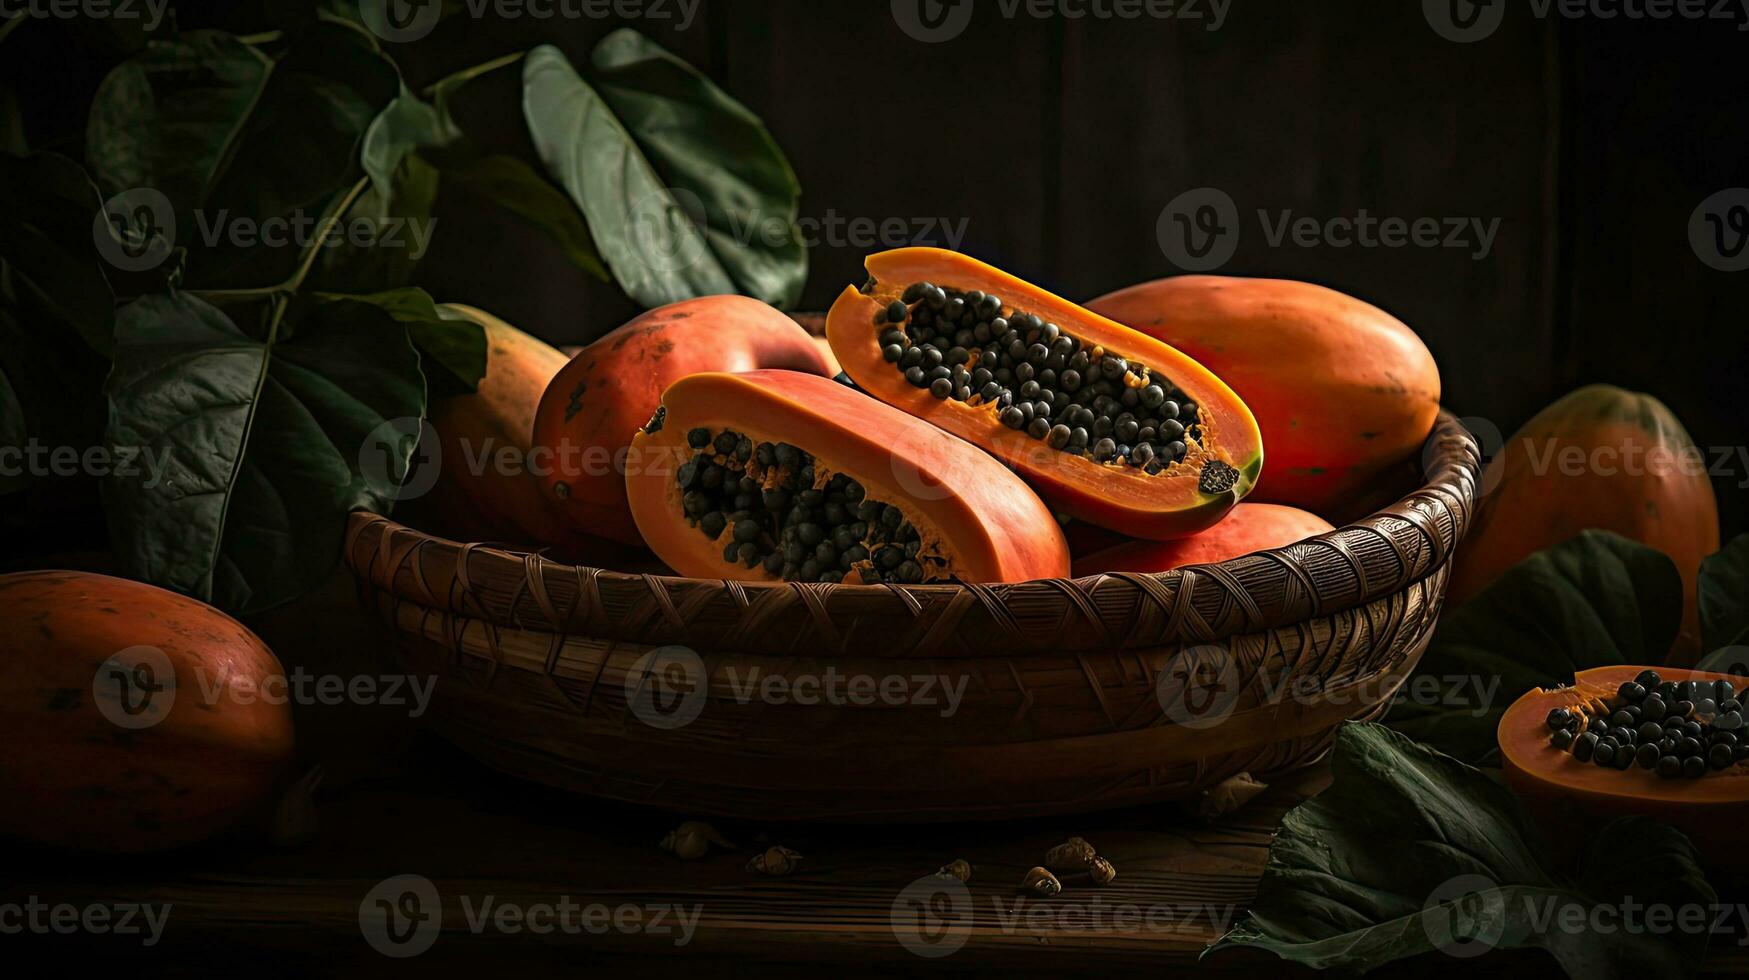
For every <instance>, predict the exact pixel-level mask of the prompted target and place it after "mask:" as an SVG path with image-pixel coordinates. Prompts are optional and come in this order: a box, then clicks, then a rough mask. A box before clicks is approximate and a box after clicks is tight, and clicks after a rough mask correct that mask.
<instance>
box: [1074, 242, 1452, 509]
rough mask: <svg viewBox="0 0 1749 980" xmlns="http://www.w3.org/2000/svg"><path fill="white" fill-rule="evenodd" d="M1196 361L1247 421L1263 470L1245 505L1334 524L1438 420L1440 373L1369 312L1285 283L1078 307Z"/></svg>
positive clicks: (1193, 289) (1195, 285)
mask: <svg viewBox="0 0 1749 980" xmlns="http://www.w3.org/2000/svg"><path fill="white" fill-rule="evenodd" d="M1087 306H1088V308H1089V309H1091V310H1093V311H1094V312H1096V313H1100V314H1103V315H1105V316H1108V317H1111V318H1112V319H1113V320H1116V321H1118V322H1119V323H1123V324H1128V325H1129V326H1130V327H1132V328H1134V329H1136V330H1140V331H1141V332H1143V333H1145V334H1147V335H1148V336H1150V337H1155V338H1158V339H1159V340H1162V341H1164V342H1166V343H1168V344H1171V345H1172V346H1174V347H1176V348H1178V349H1179V350H1181V351H1183V352H1184V353H1185V354H1187V355H1189V356H1191V357H1194V358H1196V360H1197V361H1198V362H1200V363H1201V364H1202V365H1203V366H1204V367H1206V368H1208V369H1209V370H1210V371H1213V372H1214V373H1215V374H1217V375H1219V376H1220V377H1221V380H1223V381H1225V382H1226V383H1227V384H1229V385H1232V386H1233V390H1235V391H1237V392H1238V393H1239V397H1241V398H1243V399H1245V404H1247V405H1249V406H1251V410H1252V411H1253V412H1255V413H1256V415H1257V424H1258V425H1259V426H1260V427H1261V428H1262V431H1263V443H1264V445H1266V446H1268V447H1269V469H1268V470H1267V471H1266V472H1265V473H1264V475H1263V478H1262V479H1261V480H1259V481H1258V484H1257V489H1256V490H1255V491H1254V492H1253V493H1252V497H1251V499H1253V500H1256V501H1259V502H1263V503H1277V504H1288V505H1290V506H1293V507H1301V508H1305V509H1306V510H1312V511H1317V512H1318V513H1321V514H1326V515H1328V514H1333V513H1339V512H1343V511H1344V510H1345V507H1344V505H1345V503H1346V502H1347V501H1348V500H1349V499H1350V498H1351V497H1353V496H1355V495H1356V494H1360V493H1364V492H1365V491H1366V489H1367V488H1368V487H1369V486H1371V485H1372V484H1373V483H1374V482H1376V481H1377V480H1378V479H1379V478H1380V476H1381V474H1383V473H1384V472H1385V471H1387V470H1389V469H1390V468H1391V467H1392V466H1393V465H1395V464H1397V463H1400V462H1402V461H1403V460H1405V459H1409V458H1411V457H1413V456H1414V455H1415V454H1416V453H1418V452H1419V451H1420V449H1421V446H1422V444H1423V443H1424V442H1426V440H1427V436H1428V434H1429V433H1431V432H1432V431H1433V424H1434V421H1435V420H1436V419H1437V418H1438V416H1439V392H1440V386H1439V367H1438V365H1436V364H1435V363H1434V361H1433V355H1432V354H1431V353H1429V352H1428V350H1427V345H1425V344H1423V343H1422V342H1421V339H1420V338H1419V337H1417V336H1415V333H1414V331H1412V330H1410V329H1409V328H1408V327H1407V326H1404V325H1403V323H1402V322H1401V321H1400V320H1398V319H1397V318H1396V317H1393V316H1391V315H1390V314H1389V313H1386V312H1385V311H1383V310H1381V309H1379V308H1378V307H1376V306H1373V305H1371V304H1370V303H1365V302H1362V301H1360V300H1358V299H1355V298H1354V297H1352V296H1346V295H1344V294H1342V293H1339V292H1337V291H1335V290H1333V289H1326V288H1325V287H1323V286H1316V285H1313V284H1311V283H1307V282H1294V281H1291V280H1285V279H1241V278H1234V277H1229V276H1177V277H1174V278H1171V279H1160V280H1157V281H1154V282H1147V283H1142V284H1141V285H1137V286H1131V287H1129V288H1127V289H1121V290H1119V291H1117V292H1115V293H1111V294H1110V295H1107V296H1102V297H1100V298H1099V299H1096V300H1094V301H1093V302H1091V303H1089V304H1087Z"/></svg>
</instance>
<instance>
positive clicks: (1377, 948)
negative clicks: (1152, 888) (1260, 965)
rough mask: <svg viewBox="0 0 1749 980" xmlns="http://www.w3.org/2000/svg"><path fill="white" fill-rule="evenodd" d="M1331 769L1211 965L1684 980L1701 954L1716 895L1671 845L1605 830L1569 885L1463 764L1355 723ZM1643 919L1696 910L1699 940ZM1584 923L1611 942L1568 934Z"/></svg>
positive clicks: (1512, 806) (1685, 854)
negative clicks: (1448, 965) (1525, 959)
mask: <svg viewBox="0 0 1749 980" xmlns="http://www.w3.org/2000/svg"><path fill="white" fill-rule="evenodd" d="M1331 768H1332V772H1333V776H1334V782H1333V784H1332V785H1331V787H1330V788H1329V789H1328V790H1326V791H1325V792H1324V793H1323V794H1322V795H1320V796H1318V797H1317V798H1315V799H1313V800H1311V801H1309V802H1307V803H1303V804H1301V805H1300V806H1298V807H1296V808H1295V809H1293V810H1292V811H1290V812H1289V813H1288V815H1287V817H1286V818H1285V819H1284V820H1283V821H1282V827H1281V831H1280V832H1279V833H1278V834H1277V835H1276V838H1275V841H1274V843H1273V844H1271V845H1270V848H1269V864H1268V866H1267V867H1266V868H1265V870H1264V873H1263V880H1262V881H1261V882H1260V883H1259V886H1258V891H1257V898H1256V900H1255V901H1254V902H1253V903H1252V905H1251V909H1250V911H1249V913H1248V914H1247V916H1246V917H1245V918H1244V919H1242V920H1241V921H1240V922H1239V923H1237V924H1236V925H1235V926H1234V927H1233V929H1232V930H1231V931H1230V932H1228V934H1227V935H1226V936H1224V937H1222V938H1221V939H1220V941H1218V942H1216V943H1215V944H1214V945H1213V946H1211V947H1209V952H1210V953H1216V952H1217V951H1219V950H1222V949H1226V948H1229V947H1234V946H1250V947H1256V948H1259V949H1265V950H1268V951H1270V952H1272V953H1275V954H1276V955H1277V956H1280V957H1282V958H1284V959H1288V960H1292V961H1294V962H1296V963H1301V964H1304V965H1307V966H1311V967H1314V968H1317V969H1338V970H1343V971H1352V972H1364V971H1367V970H1370V969H1374V968H1376V967H1378V966H1381V965H1383V964H1385V963H1389V962H1392V961H1395V960H1400V959H1404V958H1407V957H1411V956H1416V955H1420V954H1425V953H1432V952H1435V951H1441V952H1446V953H1450V954H1452V955H1454V956H1459V957H1469V956H1475V955H1480V954H1485V953H1488V952H1490V951H1491V950H1502V949H1516V948H1524V947H1541V948H1543V949H1545V950H1547V951H1548V952H1549V953H1550V954H1551V955H1553V956H1554V958H1555V959H1556V960H1557V961H1558V962H1559V963H1560V965H1561V966H1562V967H1563V968H1564V969H1565V971H1566V973H1567V975H1568V976H1573V977H1586V978H1593V980H1609V978H1613V977H1622V978H1638V977H1647V976H1656V977H1674V976H1680V975H1683V974H1685V973H1689V972H1692V971H1693V970H1694V969H1695V967H1696V966H1698V964H1699V963H1700V961H1701V959H1702V958H1703V956H1704V955H1705V952H1706V945H1707V931H1706V929H1707V928H1710V927H1711V925H1712V918H1711V912H1712V910H1713V903H1714V902H1715V901H1716V899H1717V896H1716V894H1715V893H1714V891H1713V889H1712V888H1711V887H1710V886H1709V885H1708V884H1707V882H1706V879H1705V875H1704V874H1703V873H1702V872H1701V869H1700V864H1699V862H1698V860H1697V857H1696V854H1695V851H1694V848H1693V846H1692V845H1691V844H1689V842H1688V840H1687V839H1686V838H1684V837H1683V836H1682V835H1681V834H1680V833H1678V832H1677V831H1675V830H1672V829H1670V828H1669V827H1667V826H1665V825H1663V824H1659V823H1655V822H1653V821H1650V820H1644V819H1641V818H1629V819H1625V820H1618V821H1615V822H1613V823H1610V824H1608V825H1606V826H1604V827H1603V828H1602V829H1601V830H1600V831H1599V833H1598V837H1597V839H1596V841H1595V842H1594V843H1593V845H1592V846H1591V848H1590V850H1589V851H1588V853H1587V855H1586V857H1585V858H1584V860H1583V862H1582V864H1581V867H1580V869H1579V874H1578V876H1577V878H1576V879H1569V878H1567V877H1565V876H1564V875H1562V874H1560V873H1559V872H1558V871H1556V870H1555V869H1554V868H1553V867H1551V865H1550V864H1549V862H1548V861H1547V859H1546V858H1545V857H1544V854H1545V850H1544V848H1543V847H1542V846H1541V845H1540V844H1539V843H1538V842H1537V839H1536V836H1535V833H1534V831H1533V830H1532V829H1531V827H1530V825H1529V823H1528V822H1527V820H1526V818H1525V817H1524V816H1523V814H1522V812H1521V811H1520V810H1519V808H1518V805H1517V801H1516V800H1515V799H1514V798H1513V797H1512V794H1511V793H1510V792H1509V791H1507V790H1506V789H1505V788H1503V787H1501V786H1500V785H1498V784H1497V783H1495V782H1494V781H1493V780H1491V779H1489V778H1488V777H1487V776H1486V775H1484V774H1483V773H1482V772H1480V771H1478V770H1476V769H1472V768H1470V767H1469V766H1466V765H1464V764H1463V763H1461V762H1459V761H1457V760H1456V759H1453V758H1451V757H1449V756H1446V755H1442V754H1440V753H1439V752H1436V751H1434V750H1432V749H1429V748H1427V747H1426V746H1423V745H1419V744H1417V743H1415V742H1413V741H1411V740H1409V739H1407V738H1404V737H1403V736H1401V735H1398V734H1396V733H1395V732H1392V731H1390V730H1388V729H1386V728H1384V727H1382V726H1379V725H1370V724H1350V725H1345V726H1344V727H1343V728H1342V730H1341V732H1340V733H1339V734H1338V735H1337V740H1336V750H1335V753H1334V756H1333V758H1332V766H1331ZM1648 906H1660V907H1662V908H1663V909H1665V910H1666V911H1669V910H1677V909H1684V908H1690V907H1693V908H1696V909H1698V910H1700V912H1701V913H1702V915H1704V916H1706V917H1707V918H1706V928H1703V929H1702V930H1699V931H1690V932H1682V931H1676V932H1673V933H1661V932H1658V931H1657V930H1656V929H1648V928H1647V920H1646V919H1645V918H1644V916H1645V914H1646V909H1647V907H1648ZM1600 908H1601V909H1602V910H1603V911H1602V912H1601V913H1595V912H1594V910H1597V909H1600ZM1636 909H1637V911H1635V910H1636ZM1636 916H1637V917H1639V918H1638V919H1636ZM1575 919H1577V920H1578V921H1581V922H1582V923H1591V922H1601V923H1604V927H1603V928H1601V929H1595V930H1594V929H1590V928H1583V927H1582V928H1579V929H1573V928H1571V925H1570V923H1571V922H1572V921H1574V920H1575ZM1662 921H1665V922H1668V921H1669V920H1662ZM1484 968H1485V964H1484V965H1483V966H1482V967H1478V970H1480V969H1484Z"/></svg>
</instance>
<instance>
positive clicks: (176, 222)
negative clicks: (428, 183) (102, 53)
mask: <svg viewBox="0 0 1749 980" xmlns="http://www.w3.org/2000/svg"><path fill="white" fill-rule="evenodd" d="M399 87H400V79H399V76H398V74H397V72H396V70H395V66H394V65H393V64H392V63H390V62H389V60H388V59H387V58H385V57H384V56H383V54H382V52H381V51H380V50H378V49H377V47H376V44H375V42H374V40H373V39H372V38H371V36H370V35H369V34H368V33H366V32H365V31H364V30H363V29H361V28H359V27H356V26H354V25H350V24H347V23H343V22H340V21H335V20H320V21H317V22H316V23H314V24H311V25H310V26H309V27H308V28H307V29H306V30H304V31H301V32H299V33H298V34H297V35H296V36H295V37H293V39H292V40H291V43H290V44H289V45H288V47H287V49H286V51H285V53H284V54H283V55H282V56H280V57H279V58H278V59H277V60H272V59H269V58H268V57H267V56H266V55H264V54H263V53H262V52H261V51H259V50H258V49H256V48H254V47H251V46H250V45H248V44H245V43H243V42H242V41H241V40H239V39H238V38H236V37H234V36H232V35H229V34H224V33H220V32H216V31H192V32H188V33H185V34H182V35H179V36H178V37H177V38H175V39H174V40H168V39H154V40H153V41H151V42H150V43H149V44H148V45H147V47H146V49H145V50H144V51H143V52H141V53H140V54H139V55H137V56H135V57H134V58H131V59H129V60H128V61H127V62H125V63H123V64H122V65H121V66H120V67H118V68H116V69H115V70H114V71H113V72H111V73H110V75H109V77H108V78H106V79H105V80H104V82H103V84H102V86H100V88H99V89H98V93H97V97H96V99H95V100H94V102H93V104H92V108H91V118H90V122H89V124H88V125H87V140H86V154H87V160H88V165H89V166H90V168H91V171H92V174H93V176H94V177H95V178H96V179H97V182H98V185H99V187H100V188H102V189H103V191H104V193H105V194H106V195H116V194H120V193H123V192H134V193H144V192H146V191H152V192H156V193H157V194H160V195H162V200H163V210H166V211H168V212H169V214H168V216H167V217H168V221H167V224H169V225H170V226H171V227H173V228H174V230H175V231H174V234H175V242H176V244H178V245H182V246H185V247H187V249H188V252H189V258H188V274H187V283H186V284H187V285H191V286H195V287H200V288H263V287H267V286H273V285H276V284H278V283H280V282H283V281H285V280H287V279H289V278H290V277H291V276H292V275H293V274H294V272H295V271H296V270H298V269H300V268H303V267H304V262H303V257H304V254H305V252H306V251H307V250H308V249H310V248H314V247H323V246H324V245H326V244H327V240H326V239H323V240H318V238H319V237H320V236H319V235H318V232H319V231H320V229H322V228H324V227H326V225H325V224H324V222H323V221H322V219H323V218H324V217H325V216H326V215H328V214H329V212H330V211H331V210H332V209H334V208H335V207H337V206H338V205H339V202H340V201H342V200H343V199H345V198H346V197H347V195H349V194H350V192H351V189H352V188H353V186H354V185H355V184H356V183H357V182H358V180H359V178H360V176H361V170H360V166H359V162H358V158H357V156H358V154H357V150H358V146H359V142H360V140H362V139H363V137H364V134H365V132H366V130H367V129H368V127H369V126H370V124H371V122H372V121H373V120H374V119H375V118H376V117H377V115H378V113H380V112H381V110H382V109H383V108H384V107H385V106H387V105H388V104H389V102H390V101H391V100H393V99H394V97H395V93H396V92H397V91H398V90H399Z"/></svg>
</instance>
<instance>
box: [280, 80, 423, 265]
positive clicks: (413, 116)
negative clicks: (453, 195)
mask: <svg viewBox="0 0 1749 980" xmlns="http://www.w3.org/2000/svg"><path fill="white" fill-rule="evenodd" d="M429 111H430V107H429V106H426V105H425V104H424V103H423V102H420V101H419V99H418V97H417V96H414V95H413V94H412V93H410V92H407V91H406V90H405V89H403V90H402V92H401V94H400V95H399V96H398V97H396V99H395V100H394V101H393V102H390V103H389V105H388V106H387V107H386V108H385V109H383V111H382V112H380V113H378V114H377V117H376V119H374V120H372V122H371V124H370V127H369V128H368V129H367V130H366V131H365V134H364V144H363V149H362V151H361V153H360V164H361V166H362V167H363V169H364V172H365V174H366V175H367V176H368V177H369V178H370V183H369V186H368V187H367V188H366V189H365V190H364V191H363V193H361V194H360V195H359V197H358V198H357V200H355V201H354V202H353V203H352V205H351V207H350V208H349V209H348V210H347V212H346V214H344V215H342V216H341V222H340V226H339V227H340V229H341V234H340V235H339V236H338V245H336V246H334V247H329V248H324V249H323V250H322V253H321V255H320V257H319V258H318V259H317V262H316V265H315V268H314V269H313V270H312V272H311V274H310V278H309V280H308V281H307V285H308V286H309V287H310V288H312V289H314V290H317V291H324V292H336V293H365V292H375V291H379V290H383V289H388V288H394V287H397V286H402V285H406V284H407V283H409V282H411V281H412V279H413V275H414V272H415V270H416V269H417V268H418V266H419V263H420V261H421V260H423V259H424V258H425V254H426V253H427V251H429V249H430V247H431V240H432V237H433V235H434V234H435V232H436V230H437V220H436V218H435V217H433V215H432V211H433V209H434V208H435V207H436V204H437V192H438V182H439V181H438V172H437V170H436V169H435V168H434V167H432V166H431V165H430V164H429V163H427V162H426V161H425V160H423V159H421V158H420V157H418V156H416V155H415V154H414V152H413V151H414V150H415V149H416V148H417V146H418V144H417V142H415V141H414V139H413V136H414V134H415V132H416V131H417V130H418V129H419V128H420V127H421V126H422V119H423V118H424V115H425V114H426V113H428V112H429ZM355 232H356V234H355Z"/></svg>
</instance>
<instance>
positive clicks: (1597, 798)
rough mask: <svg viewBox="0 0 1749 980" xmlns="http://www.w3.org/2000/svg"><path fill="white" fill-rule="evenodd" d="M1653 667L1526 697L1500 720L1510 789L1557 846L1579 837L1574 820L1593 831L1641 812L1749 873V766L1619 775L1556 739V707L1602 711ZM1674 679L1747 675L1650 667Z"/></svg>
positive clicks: (1578, 679)
mask: <svg viewBox="0 0 1749 980" xmlns="http://www.w3.org/2000/svg"><path fill="white" fill-rule="evenodd" d="M1646 669H1648V668H1646V667H1631V666H1616V667H1596V668H1593V669H1591V670H1583V671H1580V672H1578V673H1577V674H1575V675H1574V678H1573V679H1574V684H1573V686H1572V687H1567V688H1555V689H1553V690H1548V689H1541V688H1539V689H1537V690H1534V691H1531V692H1529V693H1528V694H1525V695H1524V696H1523V697H1520V698H1519V699H1518V700H1517V701H1515V702H1513V704H1512V706H1511V707H1510V708H1508V709H1506V713H1505V714H1504V715H1502V716H1501V718H1500V726H1499V729H1498V738H1499V742H1500V762H1501V769H1502V771H1503V774H1504V775H1505V777H1506V785H1507V786H1509V787H1511V789H1512V791H1513V792H1514V793H1515V794H1517V796H1518V798H1519V799H1520V800H1522V801H1523V802H1524V803H1525V805H1526V807H1527V808H1528V809H1529V810H1530V812H1531V814H1532V815H1533V816H1534V817H1535V818H1536V820H1537V822H1538V823H1539V824H1540V825H1541V826H1543V827H1545V828H1547V830H1548V833H1547V834H1546V835H1545V837H1546V838H1547V839H1548V840H1550V841H1551V842H1558V841H1563V840H1567V839H1568V838H1574V837H1576V836H1577V835H1574V834H1573V833H1572V826H1571V825H1572V823H1573V819H1574V817H1573V815H1574V814H1575V813H1583V814H1585V815H1586V822H1587V823H1589V824H1591V825H1592V826H1598V825H1601V824H1602V822H1603V821H1604V820H1607V819H1609V818H1612V817H1617V816H1629V815H1639V816H1647V817H1652V818H1654V819H1657V820H1661V821H1664V822H1667V823H1669V824H1671V825H1673V826H1675V827H1677V828H1678V829H1680V830H1682V831H1683V832H1684V833H1686V834H1687V835H1688V836H1689V839H1690V840H1692V841H1693V842H1694V844H1695V846H1696V847H1697V848H1699V849H1700V852H1701V853H1702V854H1704V855H1706V861H1707V864H1708V867H1713V866H1715V865H1716V866H1718V867H1720V868H1722V869H1727V870H1733V871H1742V870H1745V869H1746V868H1749V858H1745V857H1744V855H1743V853H1742V852H1743V849H1742V848H1741V847H1740V846H1738V842H1739V840H1740V838H1741V836H1742V826H1743V822H1744V820H1746V819H1749V766H1745V765H1741V764H1739V765H1733V766H1731V767H1730V768H1728V769H1723V770H1719V771H1716V772H1708V773H1707V774H1706V775H1705V776H1702V777H1701V778H1699V779H1664V778H1662V777H1660V776H1658V775H1657V774H1656V773H1654V772H1651V771H1649V770H1646V769H1641V768H1639V767H1638V766H1637V765H1636V766H1634V767H1632V768H1629V769H1627V770H1620V771H1618V770H1615V769H1611V768H1607V767H1599V766H1596V765H1593V764H1591V763H1588V762H1581V761H1579V760H1577V759H1575V758H1573V757H1572V755H1571V754H1569V753H1567V752H1563V751H1562V750H1560V749H1557V748H1555V747H1554V745H1553V744H1551V743H1550V741H1549V736H1550V732H1549V729H1548V726H1547V724H1546V719H1547V718H1548V714H1549V712H1550V711H1553V710H1554V709H1555V708H1569V709H1573V708H1584V709H1586V710H1587V711H1588V713H1589V712H1594V711H1595V710H1596V708H1597V707H1598V706H1599V705H1600V704H1601V703H1602V702H1603V701H1604V699H1608V698H1612V697H1614V696H1615V693H1616V690H1617V689H1618V688H1620V687H1621V685H1622V684H1624V683H1626V682H1627V681H1631V680H1633V679H1634V678H1635V677H1637V676H1639V674H1640V672H1641V671H1643V670H1646ZM1650 669H1653V670H1656V671H1658V673H1659V675H1660V676H1662V677H1663V678H1664V680H1667V681H1678V682H1680V681H1707V680H1710V681H1718V680H1728V681H1731V682H1732V683H1733V684H1738V685H1741V684H1742V683H1743V678H1741V677H1732V676H1730V675H1728V674H1715V673H1711V672H1708V671H1696V670H1680V669H1670V668H1666V667H1653V668H1650Z"/></svg>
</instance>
